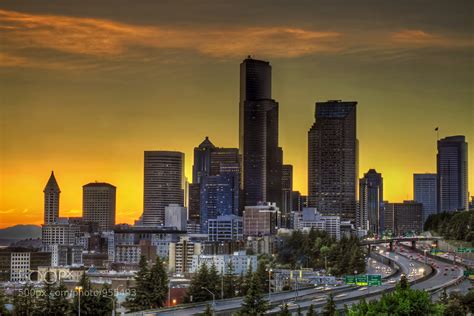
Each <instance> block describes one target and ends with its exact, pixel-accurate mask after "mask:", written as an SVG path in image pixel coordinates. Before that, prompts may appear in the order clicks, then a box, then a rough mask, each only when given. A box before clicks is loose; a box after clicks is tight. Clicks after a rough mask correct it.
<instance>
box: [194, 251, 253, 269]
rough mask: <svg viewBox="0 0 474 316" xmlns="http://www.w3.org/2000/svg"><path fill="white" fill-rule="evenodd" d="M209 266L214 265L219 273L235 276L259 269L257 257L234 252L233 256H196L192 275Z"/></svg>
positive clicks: (243, 252) (242, 252)
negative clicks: (203, 266) (202, 266)
mask: <svg viewBox="0 0 474 316" xmlns="http://www.w3.org/2000/svg"><path fill="white" fill-rule="evenodd" d="M203 264H205V265H207V267H208V268H210V267H211V266H212V265H213V264H214V266H215V267H216V269H217V271H219V273H223V274H228V273H230V267H231V265H232V273H233V274H235V275H240V274H244V273H246V272H247V270H248V269H249V268H250V267H251V268H252V271H253V272H255V271H256V269H257V256H256V255H246V254H245V251H239V252H234V253H233V254H231V255H194V256H193V260H192V265H191V270H190V272H191V273H196V272H197V271H198V270H199V267H200V266H201V265H203Z"/></svg>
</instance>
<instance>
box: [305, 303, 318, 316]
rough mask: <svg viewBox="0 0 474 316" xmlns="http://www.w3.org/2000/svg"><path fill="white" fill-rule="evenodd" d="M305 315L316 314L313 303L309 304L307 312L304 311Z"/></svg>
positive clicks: (312, 315) (311, 315) (313, 315)
mask: <svg viewBox="0 0 474 316" xmlns="http://www.w3.org/2000/svg"><path fill="white" fill-rule="evenodd" d="M306 316H316V312H315V311H314V305H313V304H311V305H309V308H308V312H307V313H306Z"/></svg>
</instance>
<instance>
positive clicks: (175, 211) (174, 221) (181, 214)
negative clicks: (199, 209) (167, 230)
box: [165, 204, 188, 231]
mask: <svg viewBox="0 0 474 316" xmlns="http://www.w3.org/2000/svg"><path fill="white" fill-rule="evenodd" d="M187 218H188V210H187V209H186V208H185V207H182V206H179V205H178V204H170V205H168V206H166V207H165V226H166V227H175V228H176V229H177V230H182V231H185V230H186V226H187Z"/></svg>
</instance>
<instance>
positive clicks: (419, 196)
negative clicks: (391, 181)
mask: <svg viewBox="0 0 474 316" xmlns="http://www.w3.org/2000/svg"><path fill="white" fill-rule="evenodd" d="M437 187H438V175H437V174H436V173H415V174H413V199H414V200H415V201H416V202H419V203H421V204H422V205H423V219H422V220H423V224H424V223H425V222H426V219H427V218H428V217H429V216H430V215H433V214H436V213H438V196H437V192H438V188H437Z"/></svg>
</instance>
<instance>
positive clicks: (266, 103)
mask: <svg viewBox="0 0 474 316" xmlns="http://www.w3.org/2000/svg"><path fill="white" fill-rule="evenodd" d="M271 80H272V67H271V66H270V63H269V62H267V61H262V60H256V59H252V58H251V57H250V56H249V57H248V58H247V59H245V60H244V61H243V62H242V63H241V64H240V103H239V107H240V111H239V113H240V115H239V123H240V125H239V147H240V148H239V150H240V154H241V155H242V179H243V181H242V185H243V189H244V199H245V205H249V206H251V205H257V204H258V202H276V203H277V205H278V206H281V194H282V193H281V169H282V163H283V153H282V150H281V148H280V147H278V103H277V102H275V100H273V99H272V93H271V92H272V91H271V90H272V89H271V86H272V81H271Z"/></svg>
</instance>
